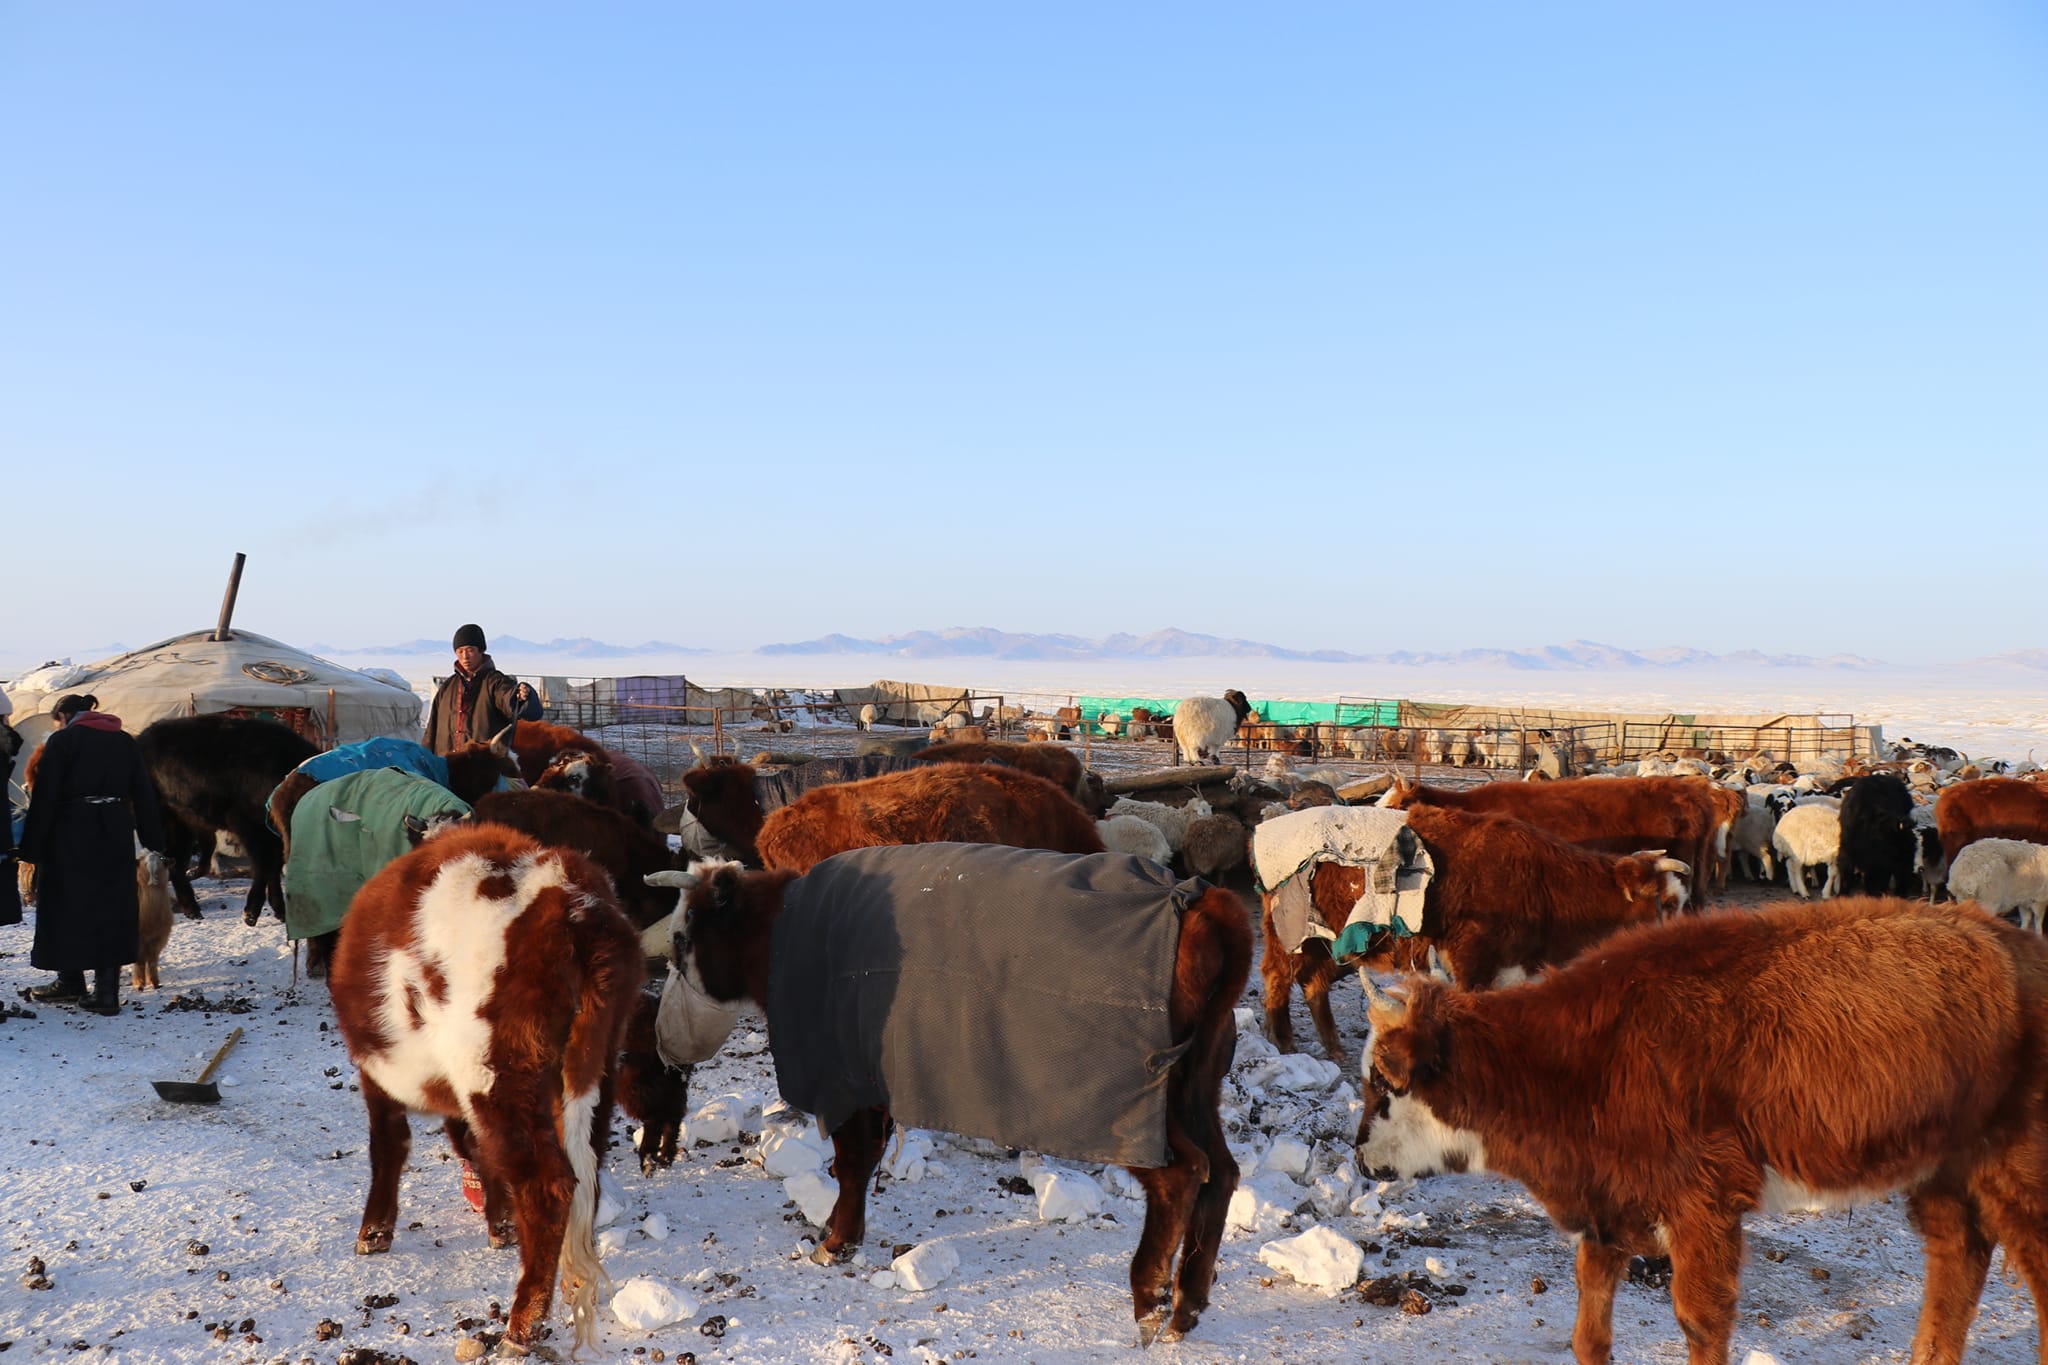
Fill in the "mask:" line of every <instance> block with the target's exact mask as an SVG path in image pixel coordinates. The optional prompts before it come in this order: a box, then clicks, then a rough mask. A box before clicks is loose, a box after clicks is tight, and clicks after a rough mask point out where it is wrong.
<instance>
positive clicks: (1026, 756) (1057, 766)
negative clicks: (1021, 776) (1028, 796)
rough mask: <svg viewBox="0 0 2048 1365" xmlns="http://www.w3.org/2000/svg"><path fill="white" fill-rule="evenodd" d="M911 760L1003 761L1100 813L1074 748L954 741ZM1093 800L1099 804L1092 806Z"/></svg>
mask: <svg viewBox="0 0 2048 1365" xmlns="http://www.w3.org/2000/svg"><path fill="white" fill-rule="evenodd" d="M910 761H911V762H912V763H919V764H921V763H1000V764H1002V765H1003V766H1004V767H1006V768H1015V769H1017V770H1018V771H1019V772H1027V773H1030V774H1032V775H1033V776H1035V777H1042V778H1044V779H1045V780H1046V781H1048V782H1050V783H1052V784H1053V785H1054V786H1055V787H1058V788H1059V789H1060V790H1061V791H1065V792H1071V793H1073V796H1074V799H1075V800H1076V801H1078V802H1080V803H1081V804H1082V805H1083V806H1084V807H1089V808H1090V813H1091V814H1093V815H1097V816H1100V815H1101V814H1102V810H1101V808H1100V804H1099V802H1100V799H1101V793H1100V792H1091V789H1090V787H1089V782H1088V770H1087V769H1086V768H1085V767H1083V766H1082V765H1081V759H1080V756H1079V755H1078V754H1076V753H1075V752H1074V751H1073V750H1072V749H1068V748H1065V747H1064V746H1062V745H1058V744H1005V743H1003V742H1002V741H1000V740H976V741H966V742H962V741H951V742H948V743H945V744H934V745H932V746H931V747H930V748H929V749H921V750H919V751H918V752H917V753H914V754H912V755H910ZM1091 802H1093V803H1097V804H1094V805H1091Z"/></svg>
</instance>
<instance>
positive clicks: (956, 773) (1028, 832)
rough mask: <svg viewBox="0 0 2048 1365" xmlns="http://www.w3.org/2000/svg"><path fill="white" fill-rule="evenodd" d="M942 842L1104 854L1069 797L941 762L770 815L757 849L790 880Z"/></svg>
mask: <svg viewBox="0 0 2048 1365" xmlns="http://www.w3.org/2000/svg"><path fill="white" fill-rule="evenodd" d="M939 842H952V843H963V844H1010V845H1013V846H1015V847H1017V848H1048V849H1053V850H1055V851H1057V852H1060V853H1100V852H1102V836H1101V835H1100V834H1098V833H1097V832H1096V829H1095V822H1094V820H1092V819H1090V818H1089V816H1088V813H1087V812H1086V811H1084V810H1082V809H1081V807H1080V806H1078V805H1077V804H1075V802H1074V798H1073V797H1072V796H1070V795H1069V794H1068V793H1066V792H1064V791H1061V790H1060V789H1059V788H1058V787H1055V786H1054V785H1053V784H1052V783H1050V782H1047V781H1046V780H1045V779H1044V778H1042V777H1033V776H1032V775H1031V774H1029V773H1024V772H1019V771H1017V770H1016V769H1014V768H1002V767H997V766H995V765H993V764H973V765H970V764H963V763H940V764H935V765H933V766H931V767H928V768H920V769H913V770H911V771H909V772H900V773H888V774H886V775H884V776H882V777H871V778H869V779H867V780H866V781H864V782H846V783H842V784H840V785H839V786H835V787H820V788H818V789H817V790H815V791H811V792H806V793H805V794H804V795H803V796H801V797H799V798H798V799H797V800H795V801H793V802H791V803H790V804H789V805H787V806H784V807H783V808H782V809H781V810H779V811H776V812H775V813H774V814H772V815H770V816H769V817H768V818H767V819H766V820H764V821H763V822H762V823H761V832H760V835H759V837H758V838H757V839H756V840H755V843H756V845H757V847H758V848H759V850H760V854H761V862H762V865H763V866H765V867H768V868H771V869H787V870H789V871H792V872H802V871H805V870H806V869H808V868H810V867H811V866H812V865H814V864H816V863H819V862H822V861H824V860H825V859H826V858H829V857H831V856H832V855H833V854H835V853H844V852H846V850H848V849H850V848H873V847H876V846H878V845H882V844H929V843H939Z"/></svg>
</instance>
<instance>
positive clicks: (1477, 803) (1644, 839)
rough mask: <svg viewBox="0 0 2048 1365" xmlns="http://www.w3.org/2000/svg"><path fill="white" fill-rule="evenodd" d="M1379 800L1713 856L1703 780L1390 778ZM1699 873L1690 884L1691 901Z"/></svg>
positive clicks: (1700, 892) (1626, 845) (1579, 839)
mask: <svg viewBox="0 0 2048 1365" xmlns="http://www.w3.org/2000/svg"><path fill="white" fill-rule="evenodd" d="M1380 804H1381V805H1383V806H1387V807H1390V808H1392V809H1395V810H1408V809H1412V808H1413V807H1415V806H1417V805H1431V806H1453V807H1456V808H1457V809H1459V810H1470V811H1481V812H1484V813H1486V814H1490V815H1507V816H1512V817H1513V818H1515V819H1517V820H1526V821H1528V822H1529V823H1530V824H1532V825H1535V826H1536V827H1537V828H1539V829H1544V830H1548V831H1549V832H1550V833H1552V834H1555V835H1556V836H1557V837H1558V838H1560V839H1565V840H1568V841H1570V842H1571V843H1574V844H1580V845H1583V846H1584V847H1586V848H1597V849H1602V850H1604V851H1606V852H1608V853H1633V852H1635V851H1636V850H1637V849H1643V848H1661V849H1664V850H1665V851H1667V852H1668V853H1670V854H1671V856H1672V857H1674V858H1676V859H1678V860H1679V861H1680V862H1682V863H1684V864H1685V865H1686V866H1687V867H1691V868H1705V867H1707V866H1708V865H1709V864H1710V863H1711V861H1712V855H1713V849H1714V830H1715V828H1716V825H1717V823H1718V821H1719V812H1718V811H1717V810H1716V809H1715V806H1714V801H1713V798H1712V797H1710V796H1708V795H1707V788H1706V786H1705V785H1704V784H1703V783H1700V782H1695V781H1691V780H1689V779H1686V778H1682V777H1567V778H1563V779H1561V780H1559V781H1556V782H1488V783H1482V784H1481V785H1479V786H1477V787H1467V788H1462V789H1459V788H1452V787H1430V786H1421V785H1417V784H1413V783H1409V782H1405V781H1400V780H1399V779H1397V780H1396V782H1395V785H1394V787H1393V789H1392V790H1390V791H1389V792H1388V793H1387V794H1386V796H1384V797H1382V798H1381V800H1380ZM1704 883H1705V878H1704V877H1700V878H1698V879H1696V880H1695V881H1694V883H1693V887H1692V899H1693V904H1694V905H1695V906H1697V905H1700V904H1702V903H1704V901H1705V900H1706V896H1707V887H1706V886H1705V884H1704Z"/></svg>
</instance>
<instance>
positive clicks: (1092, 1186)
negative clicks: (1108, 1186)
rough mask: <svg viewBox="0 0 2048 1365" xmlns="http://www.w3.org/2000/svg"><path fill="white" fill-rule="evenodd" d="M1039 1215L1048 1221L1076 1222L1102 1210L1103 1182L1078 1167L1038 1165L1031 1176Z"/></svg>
mask: <svg viewBox="0 0 2048 1365" xmlns="http://www.w3.org/2000/svg"><path fill="white" fill-rule="evenodd" d="M1031 1188H1032V1190H1033V1191H1035V1192H1036V1193H1037V1195H1038V1216H1039V1217H1040V1218H1043V1219H1044V1220H1045V1221H1046V1222H1048V1223H1078V1222H1081V1221H1082V1220H1083V1219H1087V1218H1092V1217H1094V1216H1095V1215H1096V1214H1098V1213H1101V1212H1102V1186H1100V1185H1098V1184H1096V1183H1095V1180H1094V1178H1093V1177H1091V1176H1089V1175H1087V1174H1085V1173H1083V1172H1081V1171H1062V1170H1059V1169H1057V1168H1055V1167H1052V1166H1041V1167H1040V1168H1039V1169H1038V1170H1037V1171H1035V1172H1034V1173H1033V1174H1032V1176H1031Z"/></svg>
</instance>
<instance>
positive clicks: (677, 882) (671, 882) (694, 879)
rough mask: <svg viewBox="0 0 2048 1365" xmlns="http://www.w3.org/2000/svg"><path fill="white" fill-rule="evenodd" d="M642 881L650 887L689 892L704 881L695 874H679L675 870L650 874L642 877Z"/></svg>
mask: <svg viewBox="0 0 2048 1365" xmlns="http://www.w3.org/2000/svg"><path fill="white" fill-rule="evenodd" d="M640 880H641V881H643V882H645V883H647V885H649V886H673V887H675V888H677V889H678V890H682V891H688V890H689V889H690V888H691V887H693V886H695V885H696V884H697V883H698V882H699V881H700V880H702V879H701V878H699V877H698V876H697V874H696V873H694V872H677V871H674V870H669V871H663V872H650V873H648V874H647V875H646V876H644V877H642V878H641V879H640Z"/></svg>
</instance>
